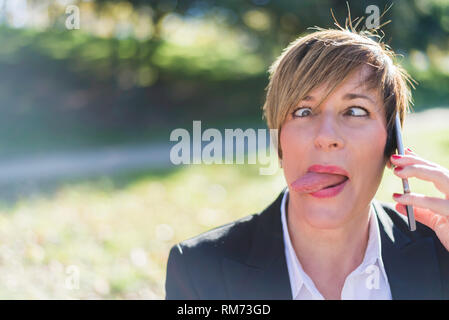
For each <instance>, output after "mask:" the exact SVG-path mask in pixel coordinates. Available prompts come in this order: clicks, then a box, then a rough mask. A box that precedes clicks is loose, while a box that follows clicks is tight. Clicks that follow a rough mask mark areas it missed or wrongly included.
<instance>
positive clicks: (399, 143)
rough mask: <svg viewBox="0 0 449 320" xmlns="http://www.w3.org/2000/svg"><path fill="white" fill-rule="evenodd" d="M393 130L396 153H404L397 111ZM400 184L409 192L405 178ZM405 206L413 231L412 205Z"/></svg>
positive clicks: (410, 227)
mask: <svg viewBox="0 0 449 320" xmlns="http://www.w3.org/2000/svg"><path fill="white" fill-rule="evenodd" d="M395 131H396V142H397V149H398V153H399V154H405V152H404V144H403V143H402V130H401V120H400V119H399V113H396V121H395ZM402 186H403V188H404V193H410V186H409V184H408V180H407V179H402ZM405 208H406V210H407V219H408V228H409V230H410V231H415V230H416V221H415V214H414V212H413V206H412V205H406V207H405Z"/></svg>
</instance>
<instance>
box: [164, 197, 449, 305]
mask: <svg viewBox="0 0 449 320" xmlns="http://www.w3.org/2000/svg"><path fill="white" fill-rule="evenodd" d="M282 196H283V193H281V194H280V195H279V196H278V198H277V199H276V200H275V201H274V202H273V203H272V204H271V205H270V206H269V207H268V208H266V209H265V210H264V211H262V212H261V213H258V214H253V215H250V216H246V217H244V218H242V219H239V220H237V221H234V222H232V223H229V224H226V225H224V226H221V227H218V228H215V229H213V230H210V231H208V232H205V233H203V234H200V235H198V236H196V237H194V238H191V239H188V240H185V241H182V242H181V243H179V244H176V245H174V246H173V247H172V248H171V250H170V254H169V258H168V264H167V278H166V282H165V290H166V299H211V300H215V299H224V300H228V299H247V300H253V299H267V300H268V299H269V300H276V299H283V300H289V299H292V294H291V288H290V280H289V276H288V269H287V263H286V259H285V254H284V242H283V233H282V223H281V212H280V206H281V200H282ZM373 204H374V208H375V211H376V215H377V219H378V222H379V229H380V234H381V243H382V244H381V246H382V260H383V262H384V266H385V271H386V274H387V277H388V282H389V285H390V289H391V294H392V297H393V299H449V253H448V251H447V250H446V249H445V248H444V246H443V245H442V244H441V242H440V241H439V239H438V237H437V236H436V235H435V233H434V232H433V230H431V229H430V228H428V227H426V226H425V225H423V224H421V223H418V222H417V223H416V224H417V226H416V228H417V230H416V231H414V232H410V231H408V229H407V222H406V217H404V216H402V215H401V214H400V213H398V212H397V211H396V210H395V209H394V207H393V205H392V204H388V203H381V202H379V201H377V200H376V199H373Z"/></svg>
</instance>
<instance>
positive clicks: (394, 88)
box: [263, 29, 414, 158]
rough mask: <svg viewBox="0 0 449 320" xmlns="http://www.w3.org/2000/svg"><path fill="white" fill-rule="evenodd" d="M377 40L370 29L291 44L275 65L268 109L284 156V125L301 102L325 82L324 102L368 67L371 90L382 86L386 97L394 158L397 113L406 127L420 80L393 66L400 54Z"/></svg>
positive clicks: (328, 32)
mask: <svg viewBox="0 0 449 320" xmlns="http://www.w3.org/2000/svg"><path fill="white" fill-rule="evenodd" d="M376 37H377V38H378V39H381V38H380V37H379V36H377V35H376V34H373V33H370V32H369V31H362V32H354V31H350V30H348V29H339V30H338V29H318V30H317V31H315V32H313V33H311V34H309V35H307V36H304V37H299V38H298V39H296V40H294V41H293V42H292V43H290V44H289V45H288V46H287V47H286V48H285V49H284V51H283V52H282V54H281V55H280V56H279V57H278V58H277V59H276V60H275V62H274V63H273V64H272V65H271V67H270V69H269V73H270V82H269V84H268V86H267V88H266V90H267V94H266V100H265V104H264V106H263V111H264V117H265V118H266V121H267V125H268V127H269V128H270V129H277V130H278V141H277V145H278V154H279V157H280V158H282V150H281V146H280V143H279V137H280V133H281V130H282V125H283V123H284V122H285V120H286V118H287V117H288V115H289V113H291V112H293V111H294V109H295V108H296V107H297V103H298V101H300V100H301V99H303V98H304V97H305V96H306V95H307V94H308V93H309V92H310V91H311V90H313V89H315V88H316V87H318V86H320V85H321V84H325V85H326V88H327V91H326V94H325V95H324V97H323V100H324V99H325V98H326V97H327V96H328V95H329V94H330V93H331V91H332V90H333V89H334V88H335V87H336V86H337V85H338V84H339V83H340V82H342V81H343V80H344V79H345V78H346V77H347V76H348V75H349V74H350V73H351V72H352V71H354V70H356V69H358V68H359V67H361V66H363V65H368V66H370V67H371V68H372V72H371V73H370V75H369V77H368V78H367V79H366V84H367V86H368V88H369V89H371V88H376V87H377V88H379V89H380V90H381V96H382V97H383V102H384V108H385V117H386V120H387V121H386V122H387V132H388V139H387V143H386V146H385V151H384V156H385V157H389V156H390V155H391V154H394V152H395V149H396V140H395V135H394V123H395V117H396V113H397V112H399V115H400V119H401V124H403V122H404V117H405V114H406V113H407V112H408V111H409V109H410V107H411V105H412V103H413V102H412V96H411V91H410V88H409V86H408V84H410V85H411V86H412V87H413V88H414V86H413V83H412V81H414V80H413V79H412V78H411V77H410V76H409V75H408V74H407V72H406V71H405V70H404V69H403V68H402V67H401V66H400V65H398V64H395V63H394V62H393V61H394V59H395V57H396V56H395V54H394V52H393V51H392V50H391V49H389V47H388V46H387V45H385V44H384V43H382V42H381V41H375V40H373V39H372V38H376ZM323 100H321V101H320V102H319V103H321V102H322V101H323Z"/></svg>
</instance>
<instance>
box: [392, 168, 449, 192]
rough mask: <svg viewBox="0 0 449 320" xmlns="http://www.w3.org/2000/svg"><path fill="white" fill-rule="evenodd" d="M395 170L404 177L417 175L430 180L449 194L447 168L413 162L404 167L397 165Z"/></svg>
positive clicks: (416, 176) (396, 173)
mask: <svg viewBox="0 0 449 320" xmlns="http://www.w3.org/2000/svg"><path fill="white" fill-rule="evenodd" d="M393 172H394V174H395V175H397V176H398V177H399V178H402V179H406V178H411V177H415V178H418V179H422V180H426V181H430V182H432V183H433V184H434V185H435V187H437V189H438V190H440V191H441V192H443V193H444V194H445V195H446V196H448V195H449V173H448V172H447V171H446V170H441V169H440V168H437V167H432V166H428V165H425V164H411V165H407V166H404V167H396V168H395V169H394V170H393ZM446 198H447V197H446Z"/></svg>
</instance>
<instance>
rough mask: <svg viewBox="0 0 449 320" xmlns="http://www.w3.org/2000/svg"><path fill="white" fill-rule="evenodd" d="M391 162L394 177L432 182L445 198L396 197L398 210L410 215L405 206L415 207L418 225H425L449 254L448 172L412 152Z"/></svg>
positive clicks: (410, 194)
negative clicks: (393, 167) (433, 232)
mask: <svg viewBox="0 0 449 320" xmlns="http://www.w3.org/2000/svg"><path fill="white" fill-rule="evenodd" d="M390 161H391V163H392V164H393V165H395V166H396V168H395V169H394V174H395V175H397V176H398V177H399V178H411V177H416V178H419V179H422V180H426V181H430V182H432V183H433V184H434V185H435V187H437V189H438V190H440V191H441V192H442V193H443V194H444V196H445V198H436V197H428V196H425V195H422V194H417V193H413V192H412V193H409V194H399V196H396V195H398V194H396V193H395V194H393V199H394V200H395V201H397V202H398V203H397V204H396V210H397V211H398V212H400V213H401V214H403V215H407V212H406V209H405V206H406V205H407V204H410V205H412V206H413V211H414V213H415V219H416V221H419V222H421V223H422V224H425V225H426V226H428V227H429V228H431V229H432V230H433V231H435V233H436V235H437V236H438V238H439V239H440V241H441V243H442V244H443V245H444V247H445V248H446V249H447V250H448V251H449V170H448V169H446V168H444V167H442V166H440V165H438V164H436V163H433V162H430V161H428V160H424V159H423V158H421V157H419V156H418V155H416V154H415V153H414V152H412V151H411V150H410V149H407V150H406V151H405V155H392V156H391V158H390Z"/></svg>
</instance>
